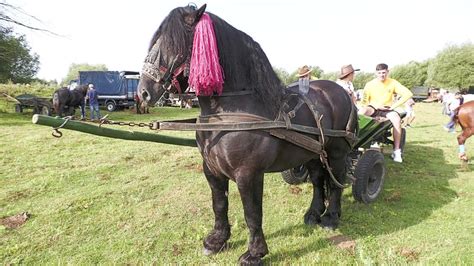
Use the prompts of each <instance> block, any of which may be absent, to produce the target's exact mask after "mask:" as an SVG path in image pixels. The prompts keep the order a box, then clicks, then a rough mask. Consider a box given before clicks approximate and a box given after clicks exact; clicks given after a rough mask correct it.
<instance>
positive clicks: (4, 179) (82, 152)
mask: <svg viewBox="0 0 474 266" xmlns="http://www.w3.org/2000/svg"><path fill="white" fill-rule="evenodd" d="M11 109H12V108H9V107H8V106H7V107H5V106H4V107H3V110H4V111H3V112H1V113H0V217H6V216H11V215H15V214H18V213H21V212H28V213H30V214H31V217H30V218H29V219H28V220H27V222H26V223H25V224H24V225H23V226H21V227H19V228H17V229H8V228H6V227H0V263H2V264H20V263H21V264H37V265H38V264H82V265H83V264H98V263H100V264H115V263H117V264H152V263H155V264H163V263H179V264H219V265H221V264H235V263H236V262H237V259H238V257H239V256H240V255H241V254H242V253H243V252H245V250H246V249H247V246H246V245H247V238H248V230H247V226H246V224H245V220H244V217H243V211H242V204H241V202H240V198H239V195H238V191H237V189H236V186H235V184H234V183H231V186H230V192H229V200H230V210H229V218H230V222H231V224H232V237H231V239H230V240H229V244H230V248H229V249H228V250H226V251H224V252H222V253H220V254H217V255H214V256H204V255H202V240H203V238H204V237H205V236H206V235H207V233H208V232H209V231H210V230H211V228H212V226H213V221H214V216H213V213H212V208H211V195H210V194H211V193H210V189H209V187H208V185H207V182H206V180H205V178H204V175H203V173H202V166H201V162H202V159H201V157H200V154H199V153H198V151H197V149H196V148H191V147H180V146H173V145H165V144H158V143H151V142H141V141H135V142H134V141H124V140H117V139H108V138H103V137H97V136H93V135H87V134H83V133H79V132H74V131H70V130H62V132H63V134H64V135H63V137H62V138H59V139H57V138H53V137H52V136H51V129H50V128H48V127H44V126H38V125H33V124H32V123H31V113H25V114H15V113H12V111H11ZM5 110H6V111H7V112H5ZM415 110H416V112H417V118H416V120H415V123H414V128H411V129H408V130H407V131H408V136H407V145H406V152H405V155H404V160H405V161H404V162H403V164H396V163H393V162H392V161H391V160H390V159H389V156H388V155H386V166H387V178H386V183H385V188H384V191H383V193H382V194H381V196H380V198H379V199H378V200H377V201H376V202H375V203H373V204H370V205H365V204H361V203H357V202H355V201H354V199H353V198H352V194H351V189H350V188H349V189H346V190H345V191H344V196H343V202H342V205H343V216H342V220H341V224H340V227H339V229H338V230H336V231H334V232H332V231H326V230H323V229H320V228H319V227H309V226H306V225H304V223H303V215H304V213H305V211H306V209H307V208H308V206H309V202H310V200H311V195H312V186H311V185H310V184H303V185H300V186H298V187H297V188H296V187H293V186H289V185H287V184H286V183H284V181H283V180H282V178H281V176H280V174H267V175H266V179H265V192H264V221H263V223H264V232H265V234H266V238H267V243H268V245H269V249H270V253H269V254H268V255H267V256H266V257H265V259H264V263H267V264H269V263H271V264H284V265H286V264H303V265H308V264H315V263H317V264H336V263H337V264H346V265H347V264H404V263H410V264H411V263H421V264H433V263H436V264H445V265H446V264H449V265H452V264H466V265H469V264H471V265H472V264H473V263H474V248H473V244H472V243H474V233H473V232H474V219H473V218H474V217H473V212H472V208H473V206H474V174H473V172H472V170H471V169H472V168H473V163H472V162H471V163H470V164H468V165H467V166H466V165H465V166H462V165H461V163H460V162H459V160H458V159H457V141H456V135H457V134H449V133H447V132H445V131H444V130H443V129H442V124H443V123H445V122H446V120H447V117H446V116H442V115H441V106H440V105H439V104H436V103H434V104H426V103H419V104H417V105H416V106H415ZM102 112H104V111H102ZM104 113H105V112H104ZM197 114H198V110H197V109H193V110H183V109H178V108H156V109H153V110H152V114H149V115H134V114H133V113H131V112H128V111H125V112H116V113H111V114H110V117H109V118H110V119H113V120H123V121H143V122H148V121H151V120H156V119H159V120H166V119H172V118H189V117H195V116H196V115H197ZM120 129H126V130H131V129H134V130H144V131H145V132H148V131H147V130H146V129H136V128H123V127H121V128H120ZM458 130H459V129H458ZM159 134H164V133H159ZM166 134H171V135H173V136H180V137H186V138H193V136H194V134H193V133H192V132H166ZM466 146H467V152H468V154H470V155H472V156H474V148H473V147H474V143H473V141H472V140H468V143H467V145H466ZM298 188H299V189H298ZM335 235H343V236H345V237H347V238H348V239H349V240H353V242H352V243H355V247H350V248H341V247H339V246H337V245H333V244H331V242H330V241H329V238H330V237H332V236H335Z"/></svg>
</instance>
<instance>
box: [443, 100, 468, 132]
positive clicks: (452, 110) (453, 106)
mask: <svg viewBox="0 0 474 266" xmlns="http://www.w3.org/2000/svg"><path fill="white" fill-rule="evenodd" d="M463 102H464V99H463V97H462V95H461V93H460V92H456V93H455V94H454V97H453V98H452V99H451V100H450V102H449V103H448V104H447V108H448V114H449V122H448V123H447V124H446V125H445V126H444V129H445V130H446V131H448V132H449V133H454V129H455V126H456V122H455V121H454V117H455V116H456V114H457V110H458V107H459V106H461V105H462V104H463Z"/></svg>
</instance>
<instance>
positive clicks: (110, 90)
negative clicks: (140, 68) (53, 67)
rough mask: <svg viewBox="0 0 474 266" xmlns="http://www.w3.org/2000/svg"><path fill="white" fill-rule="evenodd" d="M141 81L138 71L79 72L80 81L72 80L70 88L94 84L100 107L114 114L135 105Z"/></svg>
mask: <svg viewBox="0 0 474 266" xmlns="http://www.w3.org/2000/svg"><path fill="white" fill-rule="evenodd" d="M139 79H140V73H139V72H136V71H120V72H119V71H79V79H77V80H72V81H71V82H70V86H71V87H72V88H74V87H75V86H77V85H87V84H94V88H95V89H96V90H97V94H98V98H99V105H100V106H104V107H105V108H106V109H107V111H109V112H113V111H115V110H116V109H124V108H128V107H133V106H134V105H135V96H136V94H137V87H138V81H139Z"/></svg>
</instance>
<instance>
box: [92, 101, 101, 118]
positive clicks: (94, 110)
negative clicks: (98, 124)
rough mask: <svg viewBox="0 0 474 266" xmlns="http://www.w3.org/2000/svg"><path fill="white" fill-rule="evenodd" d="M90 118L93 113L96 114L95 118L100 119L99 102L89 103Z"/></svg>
mask: <svg viewBox="0 0 474 266" xmlns="http://www.w3.org/2000/svg"><path fill="white" fill-rule="evenodd" d="M90 109H91V120H94V114H97V119H100V112H99V104H98V103H96V104H91V105H90Z"/></svg>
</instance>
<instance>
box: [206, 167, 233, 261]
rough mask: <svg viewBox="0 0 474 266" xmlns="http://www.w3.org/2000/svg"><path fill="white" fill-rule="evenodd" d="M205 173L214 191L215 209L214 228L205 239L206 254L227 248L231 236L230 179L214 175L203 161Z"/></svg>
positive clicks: (213, 201)
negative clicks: (229, 211) (229, 210)
mask: <svg viewBox="0 0 474 266" xmlns="http://www.w3.org/2000/svg"><path fill="white" fill-rule="evenodd" d="M203 168H204V174H205V175H206V179H207V182H208V183H209V186H210V187H211V192H212V209H213V211H214V217H215V218H214V219H215V221H214V229H213V230H212V231H211V233H209V235H208V236H207V237H206V238H205V239H204V254H206V255H210V254H214V253H218V252H220V251H222V250H223V249H225V247H226V242H227V240H228V239H229V238H230V224H229V218H228V215H227V213H228V209H229V200H228V194H229V180H228V179H221V178H218V177H216V176H214V175H213V174H212V173H211V171H209V168H208V167H207V165H206V163H203Z"/></svg>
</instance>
